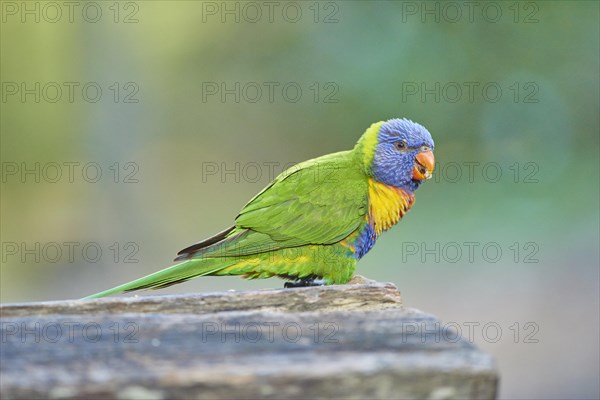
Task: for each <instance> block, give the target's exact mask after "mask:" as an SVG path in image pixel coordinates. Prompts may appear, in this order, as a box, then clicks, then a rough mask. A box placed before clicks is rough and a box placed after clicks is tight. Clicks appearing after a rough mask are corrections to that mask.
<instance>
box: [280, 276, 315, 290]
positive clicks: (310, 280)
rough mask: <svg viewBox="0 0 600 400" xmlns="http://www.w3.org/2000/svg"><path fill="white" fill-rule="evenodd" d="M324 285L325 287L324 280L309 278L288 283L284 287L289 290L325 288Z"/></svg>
mask: <svg viewBox="0 0 600 400" xmlns="http://www.w3.org/2000/svg"><path fill="white" fill-rule="evenodd" d="M323 285H325V281H324V280H323V279H317V278H315V277H308V278H302V279H298V280H296V281H294V282H286V283H285V284H284V285H283V287H284V288H286V289H289V288H299V287H309V286H323Z"/></svg>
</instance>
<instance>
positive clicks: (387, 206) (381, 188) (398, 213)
mask: <svg viewBox="0 0 600 400" xmlns="http://www.w3.org/2000/svg"><path fill="white" fill-rule="evenodd" d="M414 202H415V196H414V194H412V193H408V192H407V191H405V190H403V189H398V188H395V187H393V186H388V185H386V184H383V183H379V182H376V181H374V180H373V179H369V214H368V219H369V224H370V225H371V226H372V227H373V229H374V230H375V235H377V236H379V235H380V234H381V232H383V231H386V230H388V229H390V228H391V227H392V226H394V225H395V224H396V223H397V222H398V221H400V219H401V218H402V217H403V216H404V214H406V212H407V211H408V210H409V209H410V207H411V206H412V205H413V203H414Z"/></svg>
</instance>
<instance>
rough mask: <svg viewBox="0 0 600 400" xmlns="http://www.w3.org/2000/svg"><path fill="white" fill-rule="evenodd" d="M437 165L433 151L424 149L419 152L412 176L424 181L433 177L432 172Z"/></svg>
mask: <svg viewBox="0 0 600 400" xmlns="http://www.w3.org/2000/svg"><path fill="white" fill-rule="evenodd" d="M434 165H435V158H434V157H433V152H431V151H423V152H421V153H419V154H417V157H416V158H415V165H414V166H413V175H412V178H413V179H414V180H417V181H423V180H426V179H429V178H431V173H432V172H433V168H434Z"/></svg>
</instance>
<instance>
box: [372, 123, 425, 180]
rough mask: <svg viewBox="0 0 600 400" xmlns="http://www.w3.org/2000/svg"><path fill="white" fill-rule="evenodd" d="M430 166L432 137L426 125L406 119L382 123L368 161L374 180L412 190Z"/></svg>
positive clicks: (422, 178) (423, 177)
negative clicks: (371, 157) (371, 158)
mask: <svg viewBox="0 0 600 400" xmlns="http://www.w3.org/2000/svg"><path fill="white" fill-rule="evenodd" d="M433 168H434V157H433V139H432V138H431V134H430V133H429V132H428V131H427V129H425V127H423V126H421V125H419V124H417V123H416V122H412V121H411V120H408V119H390V120H388V121H386V122H384V123H383V124H381V126H380V127H379V131H378V133H377V142H376V147H375V154H374V155H373V161H372V164H371V173H372V175H373V178H375V180H377V181H378V182H381V183H385V184H386V185H390V186H394V187H398V188H402V189H405V190H409V191H411V192H412V191H414V190H415V189H417V188H418V187H419V185H420V184H421V182H423V181H424V180H426V179H429V178H430V177H431V173H432V172H433Z"/></svg>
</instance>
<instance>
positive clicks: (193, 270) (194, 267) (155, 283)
mask: <svg viewBox="0 0 600 400" xmlns="http://www.w3.org/2000/svg"><path fill="white" fill-rule="evenodd" d="M224 261H225V260H223V259H209V258H205V259H193V260H187V261H184V262H182V263H179V264H175V265H173V266H171V267H168V268H165V269H163V270H161V271H158V272H155V273H153V274H150V275H147V276H144V277H142V278H139V279H136V280H134V281H131V282H128V283H124V284H122V285H119V286H117V287H114V288H112V289H108V290H105V291H103V292H99V293H96V294H92V295H90V296H86V297H84V299H96V298H99V297H104V296H110V295H112V294H117V293H123V292H132V291H135V290H142V289H161V288H165V287H167V286H171V285H174V284H176V283H180V282H185V281H187V280H189V279H192V278H194V277H196V276H203V275H211V274H215V273H217V272H219V271H220V270H222V269H224V268H226V267H228V266H230V265H231V264H233V262H229V263H227V262H224Z"/></svg>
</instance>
